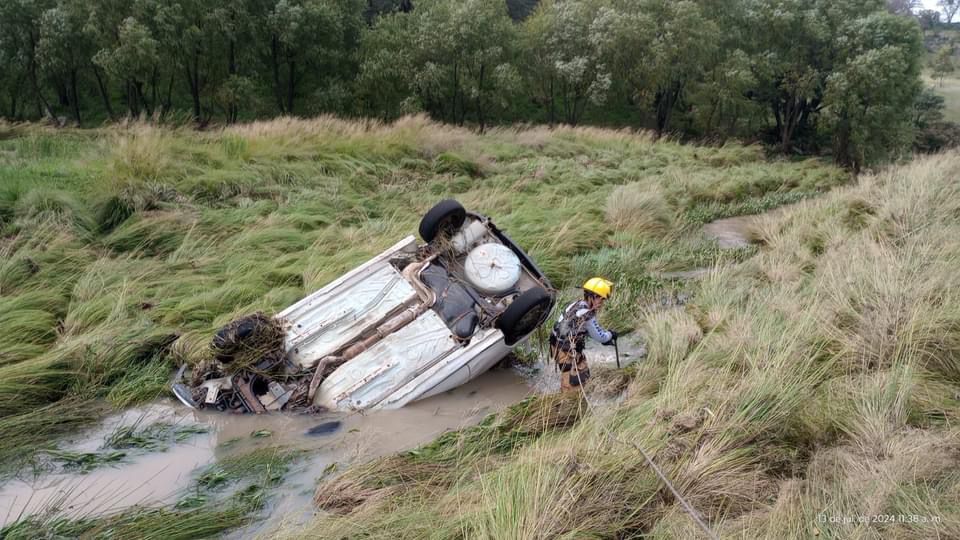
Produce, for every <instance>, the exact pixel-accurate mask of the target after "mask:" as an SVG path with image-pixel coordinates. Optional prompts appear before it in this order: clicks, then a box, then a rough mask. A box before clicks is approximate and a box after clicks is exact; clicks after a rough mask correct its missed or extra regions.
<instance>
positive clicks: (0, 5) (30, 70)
mask: <svg viewBox="0 0 960 540" xmlns="http://www.w3.org/2000/svg"><path fill="white" fill-rule="evenodd" d="M51 7H53V2H52V1H48V0H7V1H5V2H0V21H3V24H0V34H2V35H3V38H2V43H3V46H4V49H5V50H6V53H5V55H4V56H6V58H7V59H8V61H9V62H10V64H9V68H10V71H11V73H10V74H9V75H8V76H9V77H10V78H11V79H14V80H15V81H17V83H18V87H19V86H20V84H22V83H25V84H24V85H23V86H25V87H26V88H28V89H29V90H28V91H29V92H30V94H32V97H33V101H34V104H35V106H36V116H37V117H41V116H43V115H45V114H46V115H48V116H53V111H52V109H51V105H50V102H49V100H47V98H46V96H45V95H44V92H43V86H42V83H43V81H42V77H41V72H40V64H39V62H38V59H37V44H38V42H39V41H40V16H41V14H42V13H43V12H44V11H46V10H47V9H50V8H51ZM12 101H13V107H12V108H13V109H14V111H15V110H16V102H17V100H16V99H13V100H12Z"/></svg>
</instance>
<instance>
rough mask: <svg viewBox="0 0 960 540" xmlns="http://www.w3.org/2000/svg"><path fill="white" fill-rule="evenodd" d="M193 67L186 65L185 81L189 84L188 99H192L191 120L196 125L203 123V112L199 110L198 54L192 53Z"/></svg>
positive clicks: (197, 52) (196, 52)
mask: <svg viewBox="0 0 960 540" xmlns="http://www.w3.org/2000/svg"><path fill="white" fill-rule="evenodd" d="M192 63H193V66H192V68H193V69H192V70H191V65H190V62H188V63H187V80H188V81H189V83H190V97H191V98H192V99H193V119H194V121H196V122H197V123H198V124H199V123H201V122H203V116H202V115H203V111H202V110H201V109H200V53H199V51H194V53H193V62H192Z"/></svg>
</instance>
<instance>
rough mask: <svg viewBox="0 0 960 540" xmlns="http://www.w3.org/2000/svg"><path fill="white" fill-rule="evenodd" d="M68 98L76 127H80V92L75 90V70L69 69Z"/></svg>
mask: <svg viewBox="0 0 960 540" xmlns="http://www.w3.org/2000/svg"><path fill="white" fill-rule="evenodd" d="M70 94H71V96H70V100H71V101H72V102H73V117H74V118H75V119H76V120H77V127H80V125H81V124H82V120H81V119H80V94H79V93H78V92H77V70H76V69H75V68H74V69H71V70H70Z"/></svg>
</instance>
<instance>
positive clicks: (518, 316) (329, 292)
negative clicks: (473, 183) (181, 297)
mask: <svg viewBox="0 0 960 540" xmlns="http://www.w3.org/2000/svg"><path fill="white" fill-rule="evenodd" d="M420 236H421V237H422V238H423V240H424V241H425V242H426V243H425V244H421V245H418V244H417V242H416V239H415V238H414V237H413V236H408V237H407V238H404V239H403V240H401V241H400V242H398V243H397V244H395V245H394V246H392V247H391V248H389V249H387V250H386V251H384V252H383V253H381V254H379V255H377V256H376V257H374V258H372V259H371V260H369V261H367V262H366V263H364V264H362V265H361V266H359V267H357V268H355V269H354V270H352V271H350V272H349V273H347V274H345V275H343V276H341V277H340V278H339V279H336V280H334V281H333V282H331V283H330V284H328V285H327V286H325V287H324V288H322V289H320V290H319V291H317V292H315V293H313V294H311V295H309V296H307V297H306V298H304V299H303V300H301V301H299V302H297V303H296V304H294V305H292V306H290V307H288V308H287V309H285V310H283V311H282V312H280V313H279V314H277V315H276V316H275V317H272V318H270V317H266V316H263V315H260V314H257V315H254V316H251V317H246V318H244V319H241V320H240V321H235V322H234V323H232V324H231V325H229V326H228V327H225V328H224V329H222V330H221V331H220V332H219V333H218V334H217V336H216V337H215V338H214V342H213V345H212V347H213V350H214V352H215V353H216V360H214V361H211V362H209V363H207V364H206V365H203V366H200V367H199V368H198V369H195V370H194V373H193V374H192V376H191V382H190V383H187V384H184V383H182V382H179V381H178V382H177V383H175V384H174V385H173V391H174V394H175V395H176V396H177V398H178V399H180V401H181V402H183V403H184V404H185V405H188V406H190V407H195V408H202V407H210V408H216V409H219V410H230V411H235V412H254V413H261V412H266V411H271V410H280V409H299V410H323V409H340V410H360V409H376V408H397V407H402V406H404V405H406V404H407V403H410V402H411V401H415V400H418V399H422V398H426V397H429V396H432V395H435V394H439V393H441V392H444V391H447V390H450V389H452V388H455V387H457V386H459V385H461V384H463V383H465V382H467V381H469V380H471V379H473V378H475V377H477V376H478V375H480V374H481V373H483V372H485V371H487V370H488V369H490V368H491V367H492V366H493V365H495V364H496V363H497V362H498V361H500V360H501V359H502V358H503V357H504V356H505V355H506V354H507V353H508V352H509V351H510V349H511V348H512V347H513V346H514V345H516V344H517V343H518V342H520V341H521V340H523V339H524V338H525V337H527V336H528V335H529V334H530V333H531V332H533V331H534V330H535V329H536V328H537V327H538V326H540V325H541V324H542V323H543V322H544V320H545V319H546V318H547V316H548V315H549V313H550V310H551V308H552V307H553V304H554V301H555V291H554V290H553V288H552V286H551V285H550V282H549V280H548V279H547V278H546V276H544V275H543V273H542V272H541V271H540V270H539V269H538V268H537V266H536V264H534V262H533V261H532V260H531V259H530V258H529V257H528V256H527V255H526V254H525V253H524V252H523V250H521V249H520V248H519V247H518V246H517V245H516V244H514V243H513V242H512V241H511V240H510V238H508V237H507V236H506V235H505V234H504V233H503V232H501V231H500V230H499V229H497V227H496V226H495V225H494V224H493V222H492V221H491V220H490V219H489V218H487V217H484V216H481V215H478V214H475V213H472V212H467V211H466V210H464V208H463V207H462V206H461V205H460V204H459V203H458V202H456V201H454V200H444V201H441V202H440V203H438V204H437V205H436V206H434V207H433V208H432V209H431V210H430V211H429V212H427V214H426V215H424V217H423V219H422V220H421V222H420ZM271 330H272V331H273V332H274V335H275V338H274V339H273V345H271V346H268V347H266V348H262V349H258V348H257V347H258V345H257V344H260V343H264V342H270V337H269V334H270V331H271ZM264 335H267V337H266V338H264ZM244 350H245V351H248V352H249V351H250V350H255V351H256V354H255V355H254V357H253V360H252V361H250V362H247V363H244V364H242V365H239V366H237V365H236V364H237V362H235V358H236V357H238V355H239V352H240V351H244ZM181 374H182V372H181ZM178 378H179V377H178Z"/></svg>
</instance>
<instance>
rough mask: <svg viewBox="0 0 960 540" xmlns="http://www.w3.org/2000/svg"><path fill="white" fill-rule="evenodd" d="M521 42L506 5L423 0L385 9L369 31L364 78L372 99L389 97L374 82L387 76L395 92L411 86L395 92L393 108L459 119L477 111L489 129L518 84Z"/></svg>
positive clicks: (384, 81) (382, 81)
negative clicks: (402, 8)
mask: <svg viewBox="0 0 960 540" xmlns="http://www.w3.org/2000/svg"><path fill="white" fill-rule="evenodd" d="M515 43H516V31H515V29H514V26H513V23H512V21H511V20H510V18H509V16H508V15H507V11H506V8H505V6H503V5H497V3H494V2H489V1H486V0H466V1H462V2H460V1H455V0H423V1H421V2H417V3H416V9H414V10H413V11H412V12H409V13H403V12H399V13H393V14H389V15H384V16H382V17H381V18H380V19H379V21H378V22H377V24H376V26H375V27H374V29H373V30H372V31H371V32H367V33H365V34H364V44H363V46H362V48H361V50H362V51H363V58H362V62H361V66H362V67H361V74H360V80H361V84H362V87H363V89H364V91H365V92H364V95H365V96H366V99H365V102H366V103H370V102H372V101H373V100H375V99H382V98H374V97H372V96H371V90H373V91H374V92H376V89H377V88H378V87H379V86H380V85H381V84H383V85H384V87H385V88H389V89H391V90H393V92H391V93H393V94H395V93H396V92H403V91H404V90H407V91H408V92H409V93H408V94H407V97H406V98H404V99H399V100H398V99H391V102H392V104H391V105H390V108H391V109H394V110H396V109H397V108H401V109H402V110H405V111H410V110H416V109H422V110H426V111H428V112H430V113H431V114H432V115H433V116H434V117H437V118H440V119H443V120H445V121H448V122H454V123H458V124H463V123H464V122H465V120H466V118H467V116H468V115H469V114H472V116H473V118H474V119H475V120H476V122H477V124H478V125H479V127H480V129H481V131H482V130H483V129H485V127H486V125H487V122H488V121H489V120H490V118H491V116H493V115H494V114H495V113H496V112H497V111H499V110H503V109H504V108H506V107H507V106H508V105H509V104H510V102H511V98H512V96H513V93H514V92H515V91H516V89H517V88H518V87H519V74H518V72H517V69H516V67H515V66H514V65H513V64H512V63H511V62H510V60H511V59H512V58H513V55H514V50H513V48H514V46H515ZM384 47H385V48H386V50H385V49H384ZM381 70H383V71H381ZM398 102H399V103H400V104H399V105H398Z"/></svg>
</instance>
